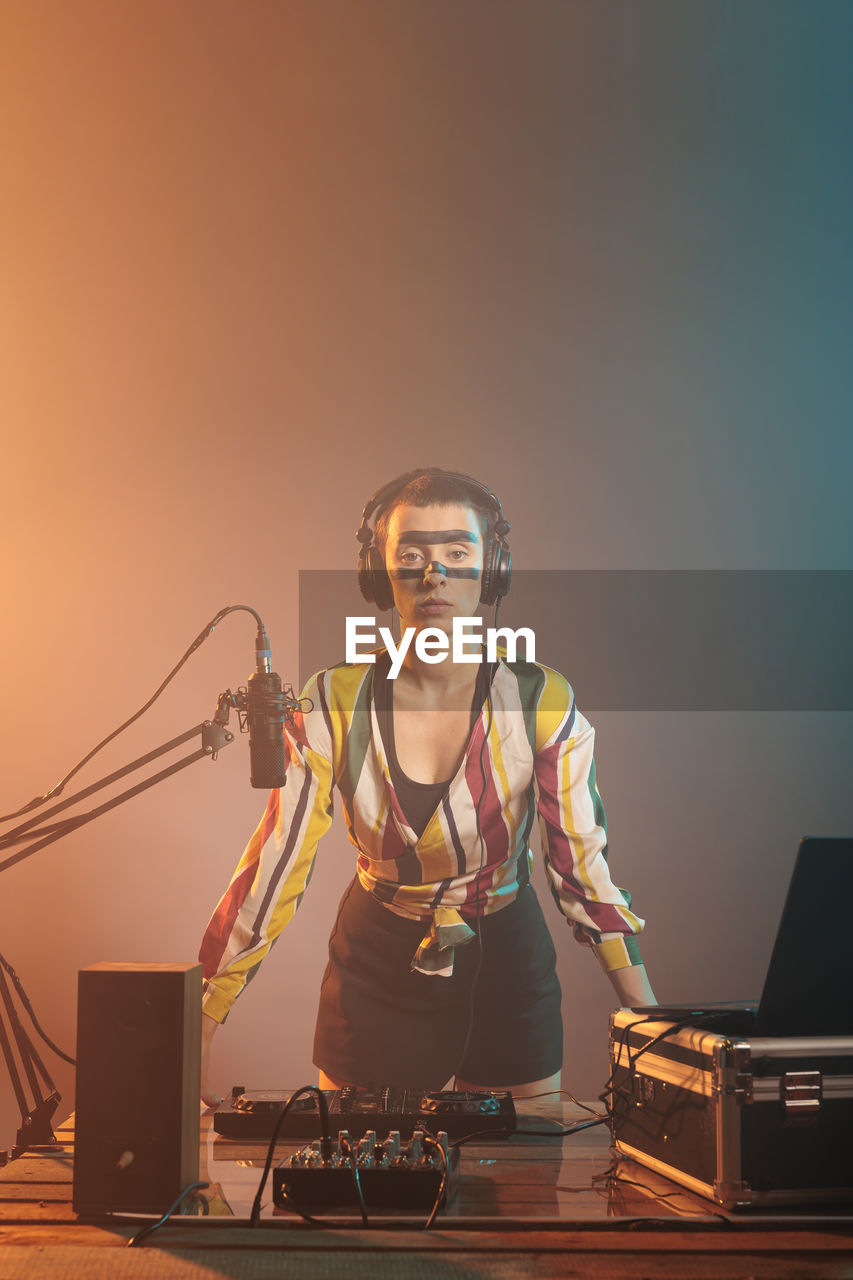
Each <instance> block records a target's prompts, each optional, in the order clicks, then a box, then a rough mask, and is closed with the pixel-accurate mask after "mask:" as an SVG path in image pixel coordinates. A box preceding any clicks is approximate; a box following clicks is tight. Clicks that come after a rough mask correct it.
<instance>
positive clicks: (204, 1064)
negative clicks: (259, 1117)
mask: <svg viewBox="0 0 853 1280" xmlns="http://www.w3.org/2000/svg"><path fill="white" fill-rule="evenodd" d="M218 1026H219V1023H218V1022H217V1021H216V1020H215V1019H214V1018H211V1017H208V1015H207V1014H206V1013H203V1014H202V1015H201V1100H202V1102H203V1103H204V1105H205V1106H206V1107H218V1106H219V1104H220V1102H221V1101H222V1099H221V1098H220V1096H219V1094H218V1093H214V1092H213V1090H212V1089H211V1087H210V1083H209V1080H208V1077H209V1075H210V1042H211V1041H212V1039H213V1037H214V1035H215V1034H216V1029H217V1027H218Z"/></svg>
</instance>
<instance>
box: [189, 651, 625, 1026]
mask: <svg viewBox="0 0 853 1280" xmlns="http://www.w3.org/2000/svg"><path fill="white" fill-rule="evenodd" d="M375 670H376V668H375V664H374V663H370V662H360V663H353V664H349V663H343V664H341V665H339V666H336V667H332V668H329V669H328V670H325V671H321V672H320V673H319V674H318V675H316V676H314V677H313V678H312V679H311V680H310V681H309V682H308V684H307V686H306V688H305V692H304V694H303V698H307V699H310V709H306V710H305V711H304V713H302V712H300V713H299V714H297V715H296V717H295V719H294V722H293V723H292V724H290V725H288V726H286V728H285V761H286V764H285V770H286V785H285V786H284V787H283V788H281V789H280V790H275V791H273V792H272V793H271V795H270V798H269V802H268V804H267V807H266V811H265V813H264V815H263V817H262V819H261V821H260V823H259V825H258V827H257V829H256V830H255V832H254V834H253V835H252V837H251V839H250V840H249V843H248V845H247V847H246V850H245V852H244V854H243V856H242V858H241V860H240V863H239V865H238V867H237V870H236V871H235V873H234V876H233V878H232V880H231V883H230V884H229V886H228V889H227V890H226V892H225V894H224V895H223V897H222V899H221V900H220V902H219V904H218V906H217V908H216V910H215V912H214V914H213V916H212V918H211V920H210V923H209V925H208V927H207V930H206V932H205V935H204V939H203V941H202V946H201V951H200V955H199V958H200V960H201V961H202V963H203V965H204V973H205V978H206V987H205V996H204V1006H203V1007H204V1011H205V1012H206V1013H207V1014H209V1015H210V1016H211V1017H213V1018H214V1019H215V1020H216V1021H222V1020H223V1019H224V1017H225V1016H226V1015H227V1013H228V1011H229V1009H230V1008H231V1005H232V1004H233V1002H234V1000H235V999H236V997H237V996H238V995H239V994H240V992H241V990H242V989H243V987H244V985H245V984H246V983H247V982H248V981H249V980H250V979H251V978H252V977H253V976H254V975H255V973H256V972H257V968H258V966H259V964H260V962H261V961H262V960H263V958H264V956H265V955H266V954H267V952H268V951H269V949H270V947H271V946H272V944H273V943H274V942H275V940H276V939H277V938H278V936H279V934H280V933H281V931H282V929H283V928H284V927H285V925H286V924H287V923H288V922H289V921H290V920H291V919H292V917H293V915H294V913H295V911H296V909H297V907H298V906H299V903H300V901H301V900H302V895H303V893H304V892H305V889H306V887H307V885H308V881H309V879H310V877H311V870H312V867H313V865H314V858H315V855H316V852H317V845H318V842H319V840H320V837H321V836H322V835H323V834H324V832H325V831H327V830H328V828H329V826H330V824H331V821H332V814H333V798H332V797H333V789H334V788H335V787H337V790H338V792H339V794H340V797H341V800H342V805H343V811H344V816H345V819H346V824H347V829H348V832H349V838H350V840H351V841H352V843H353V844H354V845H355V848H356V850H357V853H358V857H357V862H356V871H357V875H358V879H359V881H360V882H361V884H362V885H363V887H364V888H365V889H366V890H368V892H370V893H372V894H373V895H374V896H375V897H376V898H378V899H379V901H380V902H382V903H383V904H384V905H385V906H386V907H387V908H388V909H389V910H390V911H393V912H395V913H397V914H398V915H401V916H404V917H406V918H408V919H417V920H422V921H424V923H425V924H429V925H430V926H431V929H430V935H428V939H425V941H424V943H423V944H422V946H421V949H420V951H419V954H421V952H423V951H424V950H427V951H428V950H429V949H430V946H433V947H435V946H441V945H443V944H442V943H441V942H440V941H438V937H439V935H438V927H444V928H447V929H448V930H449V936H450V937H451V940H454V941H455V940H458V928H457V927H456V926H458V925H459V924H460V923H461V921H464V922H467V923H468V924H469V925H470V923H471V922H473V921H474V920H475V918H476V916H477V915H478V914H482V915H489V914H490V913H491V912H494V911H499V910H500V909H501V908H502V907H505V906H508V905H509V903H511V902H512V901H514V899H515V898H516V897H517V895H518V893H519V891H520V890H521V889H522V888H523V886H524V885H526V884H527V882H528V880H529V878H530V871H531V863H532V855H531V852H530V844H529V841H530V835H531V831H532V829H533V825H534V822H535V820H536V816H537V813H538V818H539V828H540V833H541V841H542V849H543V854H544V859H545V868H546V873H547V879H548V884H549V887H550V889H551V892H552V894H553V896H554V898H555V900H556V902H557V904H558V906H559V908H560V910H561V911H562V913H563V914H564V915H565V916H566V917H567V919H568V921H569V922H570V924H571V926H572V928H573V930H574V933H575V936H576V938H577V939H578V941H580V942H582V943H584V944H586V945H588V946H591V947H592V948H593V949H594V950H595V952H596V953H597V955H598V958H599V960H600V961H601V964H602V966H603V967H604V968H605V969H607V970H612V969H619V968H623V967H626V966H628V965H632V964H640V963H641V957H640V952H639V947H638V945H637V942H636V936H635V935H636V934H638V933H639V932H640V931H641V930H642V928H643V921H642V920H641V919H640V918H639V917H638V916H636V915H634V914H633V912H632V911H631V909H630V907H631V897H630V894H628V893H627V892H626V891H625V890H624V889H619V888H617V887H616V886H615V885H614V884H613V882H612V881H611V879H610V874H609V871H608V865H607V832H606V825H605V816H604V806H603V804H602V802H601V796H600V795H599V791H598V786H597V784H596V776H595V761H594V758H593V738H594V730H593V729H592V727H591V725H590V724H589V723H588V721H587V720H586V719H585V718H584V716H583V715H582V714H581V712H580V711H579V710H578V708H577V707H576V705H575V700H574V695H573V693H572V689H571V687H570V685H569V684H568V683H567V681H566V680H565V679H564V678H563V677H562V676H561V675H560V674H559V673H558V672H556V671H553V670H552V669H551V668H549V667H546V666H543V665H542V664H541V663H538V662H531V663H528V662H513V663H507V662H506V661H501V662H500V663H499V664H498V666H497V669H496V671H495V675H494V678H493V680H492V684H491V689H490V696H489V697H488V698H487V699H486V703H485V705H484V706H483V708H482V710H481V712H480V715H479V717H478V718H477V720H476V723H475V724H474V728H473V730H472V732H471V734H470V737H469V739H468V744H467V747H466V749H465V753H464V756H463V758H462V761H461V763H460V765H459V768H458V769H457V772H456V774H455V775H454V777H453V778H452V780H451V782H450V784H449V787H448V789H447V792H446V794H445V795H444V797H443V798H442V800H441V801H440V803H439V804H438V805H437V806H436V809H435V812H434V813H433V815H432V817H431V818H430V820H429V821H428V823H427V825H426V827H425V829H424V830H423V832H422V834H421V835H420V837H418V836H417V835H416V833H415V832H414V831H413V830H412V828H411V827H410V826H409V824H408V822H407V820H406V816H405V814H404V813H403V811H402V808H401V806H400V803H399V800H398V798H397V795H396V793H395V790H394V786H393V783H392V780H391V775H390V772H389V768H388V756H387V751H386V747H385V745H384V744H383V742H382V738H381V735H380V732H379V723H378V720H377V715H376V707H375V702H374V696H373V681H374V673H375ZM484 780H485V781H484ZM481 837H482V842H481ZM460 917H461V921H460ZM466 932H467V930H466ZM469 936H470V935H469ZM430 939H431V941H430ZM451 954H452V953H451ZM417 967H421V966H420V965H418V966H417ZM437 971H438V972H440V971H441V969H440V968H439V969H437ZM445 971H446V970H445Z"/></svg>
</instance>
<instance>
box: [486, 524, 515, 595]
mask: <svg viewBox="0 0 853 1280" xmlns="http://www.w3.org/2000/svg"><path fill="white" fill-rule="evenodd" d="M511 573H512V556H511V555H510V553H509V547H507V546H505V545H504V544H503V543H502V542H501V541H500V539H499V538H496V537H494V536H492V537H491V538H489V541H488V544H487V546H486V553H485V555H484V557H483V576H482V578H481V580H480V603H481V604H486V605H488V604H494V603H495V601H496V600H499V599H501V598H502V597H503V596H505V595H506V594H507V593H508V591H509V580H510V575H511Z"/></svg>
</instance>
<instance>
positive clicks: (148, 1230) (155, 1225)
mask: <svg viewBox="0 0 853 1280" xmlns="http://www.w3.org/2000/svg"><path fill="white" fill-rule="evenodd" d="M209 1186H210V1183H209V1182H191V1183H190V1184H189V1186H188V1187H184V1189H183V1191H182V1192H181V1194H180V1195H179V1196H178V1198H177V1200H176V1201H175V1202H174V1204H172V1205H170V1207H169V1208H168V1209H167V1210H166V1212H165V1213H164V1214H163V1216H162V1218H160V1219H159V1221H157V1222H149V1224H148V1226H147V1227H143V1228H142V1230H141V1231H137V1233H136V1235H135V1236H131V1237H130V1239H129V1240H128V1242H127V1244H126V1246H125V1248H127V1249H135V1248H137V1247H138V1246H139V1245H140V1244H141V1243H142V1241H143V1240H144V1239H145V1238H146V1236H150V1235H151V1234H152V1232H154V1231H158V1230H159V1229H160V1227H162V1226H163V1225H164V1224H165V1223H167V1222H168V1221H169V1219H170V1218H171V1216H172V1214H173V1213H174V1212H175V1210H176V1209H177V1207H178V1205H179V1204H180V1203H181V1201H182V1200H183V1199H185V1198H186V1196H188V1195H189V1194H190V1192H191V1191H203V1190H204V1189H205V1188H206V1187H209ZM204 1206H205V1208H204V1212H205V1216H206V1215H207V1212H208V1209H207V1201H206V1200H205V1201H204Z"/></svg>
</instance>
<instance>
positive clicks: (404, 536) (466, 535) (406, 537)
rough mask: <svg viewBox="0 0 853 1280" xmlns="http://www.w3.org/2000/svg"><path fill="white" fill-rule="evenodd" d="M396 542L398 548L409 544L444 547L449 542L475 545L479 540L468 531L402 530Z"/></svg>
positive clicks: (474, 534)
mask: <svg viewBox="0 0 853 1280" xmlns="http://www.w3.org/2000/svg"><path fill="white" fill-rule="evenodd" d="M396 541H397V546H398V547H407V546H409V545H411V544H416V545H418V546H422V545H425V546H430V547H444V546H447V544H448V543H449V542H472V543H474V544H476V543H477V542H479V538H478V537H477V534H476V533H472V532H471V530H470V529H403V530H401V531H400V533H398V534H397V539H396Z"/></svg>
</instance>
